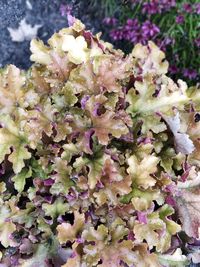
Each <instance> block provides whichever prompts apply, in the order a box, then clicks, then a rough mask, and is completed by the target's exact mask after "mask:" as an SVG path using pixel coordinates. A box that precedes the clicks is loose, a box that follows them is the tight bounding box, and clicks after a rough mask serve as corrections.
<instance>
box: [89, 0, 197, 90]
mask: <svg viewBox="0 0 200 267" xmlns="http://www.w3.org/2000/svg"><path fill="white" fill-rule="evenodd" d="M92 3H93V5H94V6H95V5H98V3H97V1H96V0H92ZM101 6H102V10H103V11H102V12H103V14H104V16H105V19H104V20H103V22H104V25H105V28H103V27H102V32H103V33H105V36H106V37H107V38H108V39H111V40H112V42H114V44H115V45H116V46H118V47H119V48H122V49H125V50H126V51H131V49H132V46H133V45H135V44H137V43H141V44H143V45H146V44H147V43H148V41H149V40H152V41H153V42H155V43H156V45H158V46H159V48H160V49H161V50H162V51H164V52H165V53H166V58H167V60H169V62H170V67H169V74H170V77H172V78H173V79H178V78H180V77H181V78H183V79H184V80H186V81H187V82H188V83H189V84H190V85H195V84H196V83H197V82H199V81H200V69H199V62H200V35H199V32H200V25H199V22H200V3H199V0H190V1H185V0H181V1H176V0H128V1H118V0H101ZM108 29H109V30H108ZM106 33H107V34H106ZM186 51H187V52H186Z"/></svg>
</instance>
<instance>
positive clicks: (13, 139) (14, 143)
mask: <svg viewBox="0 0 200 267" xmlns="http://www.w3.org/2000/svg"><path fill="white" fill-rule="evenodd" d="M0 123H1V124H2V126H3V128H1V129H0V162H2V161H3V160H4V158H5V155H6V154H9V153H10V152H11V150H10V149H11V147H13V152H12V153H11V154H10V155H9V157H8V160H9V161H10V162H12V163H13V170H14V172H15V173H19V172H20V171H21V170H22V168H23V167H24V166H25V164H24V160H25V159H29V158H30V157H31V153H29V152H28V150H27V148H25V145H26V139H25V137H24V135H23V134H22V133H21V132H20V131H19V130H18V127H17V125H16V124H15V122H14V121H13V120H12V119H11V117H10V116H8V115H6V116H1V117H0Z"/></svg>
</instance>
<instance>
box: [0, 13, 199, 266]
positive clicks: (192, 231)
mask: <svg viewBox="0 0 200 267" xmlns="http://www.w3.org/2000/svg"><path fill="white" fill-rule="evenodd" d="M70 20H71V26H70V27H69V28H67V29H63V30H61V31H60V32H59V33H55V34H54V35H53V36H52V37H51V38H50V39H49V41H48V46H47V45H44V44H43V42H42V41H40V40H33V41H32V42H31V51H32V55H31V60H32V61H34V62H35V63H34V64H33V65H32V67H31V68H30V70H28V71H27V72H25V71H20V70H19V69H18V68H16V67H15V66H13V65H9V66H7V67H5V68H4V69H1V72H0V126H1V127H0V161H1V169H0V170H1V182H0V192H1V196H0V202H1V207H0V209H1V211H0V242H1V255H0V256H1V266H12V267H13V266H21V267H36V266H41V267H48V266H56V267H59V266H62V267H79V266H80V267H87V266H88V267H90V266H99V267H100V266H101V267H109V266H110V267H117V266H124V267H127V266H129V267H131V266H132V267H133V266H136V267H148V266H153V267H158V266H186V265H187V264H188V263H189V262H190V261H191V260H192V261H193V262H200V254H199V252H198V248H199V245H200V244H199V241H198V240H199V232H200V231H199V229H200V228H199V227H200V209H199V203H200V189H199V185H200V172H199V168H200V153H199V152H200V141H199V138H200V114H199V113H198V111H199V110H200V93H199V91H198V90H196V89H195V88H194V87H193V88H189V89H188V88H187V85H186V83H185V82H183V81H181V80H178V82H177V84H176V83H175V82H173V80H171V79H170V78H168V77H167V76H166V73H167V70H168V63H167V62H166V60H165V55H164V53H163V52H161V51H160V50H159V48H158V47H157V46H156V45H155V44H154V43H153V42H149V43H148V45H146V46H143V45H141V44H137V45H136V46H135V47H134V49H133V51H132V53H130V54H129V55H128V56H125V55H124V54H123V52H122V51H120V50H115V49H114V48H113V47H112V45H111V44H109V43H105V42H103V41H102V40H100V38H99V37H100V36H99V35H98V34H97V35H96V36H93V35H92V34H91V33H90V32H89V31H86V30H85V27H84V25H83V24H82V23H81V22H80V21H78V20H75V19H74V18H72V17H70Z"/></svg>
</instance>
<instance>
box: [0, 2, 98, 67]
mask: <svg viewBox="0 0 200 267" xmlns="http://www.w3.org/2000/svg"><path fill="white" fill-rule="evenodd" d="M62 4H63V5H67V4H68V5H71V6H72V12H73V15H74V16H76V17H78V18H79V19H81V20H82V21H83V22H84V23H85V24H86V25H87V27H88V28H90V29H91V30H92V31H93V32H98V31H99V29H100V25H101V22H100V20H101V18H100V12H99V11H97V10H94V9H93V8H92V7H91V5H90V1H77V0H0V32H1V39H0V67H2V66H5V65H6V64H10V63H12V64H15V65H16V66H17V67H20V68H23V69H27V68H28V67H29V66H30V65H31V62H30V60H29V57H30V50H29V46H30V40H24V41H21V42H16V41H13V40H12V38H11V35H10V33H9V31H8V28H12V29H17V28H19V25H20V22H21V21H22V20H23V19H25V20H26V23H27V24H29V25H30V26H31V27H34V26H35V25H41V27H40V28H39V30H38V34H37V36H38V37H39V38H40V39H42V40H44V41H46V40H47V39H48V38H49V37H50V36H51V35H52V34H53V33H54V32H55V31H58V30H59V29H61V28H63V27H67V26H68V25H67V18H66V16H61V12H60V7H61V5H62Z"/></svg>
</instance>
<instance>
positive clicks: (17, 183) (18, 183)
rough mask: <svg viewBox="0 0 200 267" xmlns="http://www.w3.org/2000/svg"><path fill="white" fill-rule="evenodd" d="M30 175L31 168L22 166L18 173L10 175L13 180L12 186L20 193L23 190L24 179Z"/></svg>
mask: <svg viewBox="0 0 200 267" xmlns="http://www.w3.org/2000/svg"><path fill="white" fill-rule="evenodd" d="M31 175H32V170H31V168H29V169H27V168H24V169H22V171H21V172H20V173H18V174H16V175H15V176H14V177H12V181H13V182H14V187H15V189H16V190H17V191H18V192H19V193H21V192H22V191H23V190H24V186H25V184H26V179H27V178H29V177H31Z"/></svg>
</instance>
